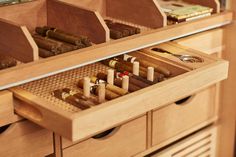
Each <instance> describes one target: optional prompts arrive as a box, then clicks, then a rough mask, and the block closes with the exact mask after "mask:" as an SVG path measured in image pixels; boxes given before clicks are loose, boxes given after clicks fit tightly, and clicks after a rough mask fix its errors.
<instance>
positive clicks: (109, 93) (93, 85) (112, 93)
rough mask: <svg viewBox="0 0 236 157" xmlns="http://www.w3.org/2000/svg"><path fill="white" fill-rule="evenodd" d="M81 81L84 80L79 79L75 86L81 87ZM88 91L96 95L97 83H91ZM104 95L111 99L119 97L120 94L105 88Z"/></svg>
mask: <svg viewBox="0 0 236 157" xmlns="http://www.w3.org/2000/svg"><path fill="white" fill-rule="evenodd" d="M83 82H84V81H83V79H82V80H79V81H78V83H77V86H78V87H79V88H81V89H83ZM90 92H91V93H92V94H94V95H98V85H95V84H91V88H90ZM105 97H106V99H107V100H113V99H115V98H118V97H120V95H118V94H116V93H114V92H112V91H110V90H108V89H106V93H105Z"/></svg>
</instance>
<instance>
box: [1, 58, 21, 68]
mask: <svg viewBox="0 0 236 157" xmlns="http://www.w3.org/2000/svg"><path fill="white" fill-rule="evenodd" d="M16 64H17V61H16V60H15V59H14V58H12V57H9V56H6V55H0V70H2V69H6V68H10V67H14V66H16Z"/></svg>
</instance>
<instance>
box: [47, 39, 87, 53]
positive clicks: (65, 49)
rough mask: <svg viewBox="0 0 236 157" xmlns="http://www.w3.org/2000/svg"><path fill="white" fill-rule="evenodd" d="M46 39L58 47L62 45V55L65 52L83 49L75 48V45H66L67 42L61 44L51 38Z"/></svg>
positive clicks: (60, 48)
mask: <svg viewBox="0 0 236 157" xmlns="http://www.w3.org/2000/svg"><path fill="white" fill-rule="evenodd" d="M46 39H47V40H49V41H52V42H55V43H57V44H58V45H61V46H60V47H59V50H60V52H61V53H65V52H69V51H74V50H77V49H80V48H83V47H79V46H75V45H72V44H68V43H65V42H61V41H58V40H54V39H51V38H46Z"/></svg>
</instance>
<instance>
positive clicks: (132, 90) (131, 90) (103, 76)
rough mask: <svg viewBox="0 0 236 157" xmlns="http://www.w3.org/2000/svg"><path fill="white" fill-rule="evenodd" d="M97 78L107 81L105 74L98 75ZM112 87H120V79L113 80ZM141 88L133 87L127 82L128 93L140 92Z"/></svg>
mask: <svg viewBox="0 0 236 157" xmlns="http://www.w3.org/2000/svg"><path fill="white" fill-rule="evenodd" d="M97 78H99V79H101V80H107V74H105V73H101V72H100V73H98V74H97ZM114 85H116V86H118V87H120V88H121V87H122V78H114ZM140 89H141V88H140V87H139V86H136V85H134V84H133V83H132V82H131V81H129V92H135V91H137V90H140Z"/></svg>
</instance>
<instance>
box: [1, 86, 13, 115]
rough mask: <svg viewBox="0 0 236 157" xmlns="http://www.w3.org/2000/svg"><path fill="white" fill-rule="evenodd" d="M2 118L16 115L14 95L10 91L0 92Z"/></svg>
mask: <svg viewBox="0 0 236 157" xmlns="http://www.w3.org/2000/svg"><path fill="white" fill-rule="evenodd" d="M0 100H1V101H0V119H3V118H4V119H5V118H9V117H11V116H13V115H14V109H13V95H12V93H11V92H9V91H1V92H0Z"/></svg>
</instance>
